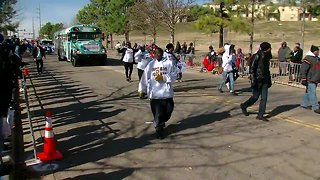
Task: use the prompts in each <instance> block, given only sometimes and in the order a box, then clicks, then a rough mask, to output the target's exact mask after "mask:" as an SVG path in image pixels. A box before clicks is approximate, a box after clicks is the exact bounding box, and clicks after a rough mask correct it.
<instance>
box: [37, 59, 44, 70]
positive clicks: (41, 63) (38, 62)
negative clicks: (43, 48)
mask: <svg viewBox="0 0 320 180" xmlns="http://www.w3.org/2000/svg"><path fill="white" fill-rule="evenodd" d="M36 64H37V71H38V74H40V73H42V68H43V60H42V59H40V60H36Z"/></svg>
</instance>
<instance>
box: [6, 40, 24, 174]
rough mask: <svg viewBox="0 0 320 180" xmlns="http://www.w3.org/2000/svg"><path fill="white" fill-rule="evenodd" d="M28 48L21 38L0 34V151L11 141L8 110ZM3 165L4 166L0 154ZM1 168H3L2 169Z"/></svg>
mask: <svg viewBox="0 0 320 180" xmlns="http://www.w3.org/2000/svg"><path fill="white" fill-rule="evenodd" d="M26 49H27V46H26V45H25V44H22V43H21V42H20V39H19V38H16V37H11V38H8V39H5V38H4V36H3V35H2V34H0V84H1V88H0V99H1V100H0V152H2V151H3V150H4V148H5V147H7V146H4V142H5V140H6V141H8V142H10V135H11V127H12V123H13V122H11V121H10V120H9V116H8V111H9V110H10V109H13V105H14V103H15V102H14V100H13V89H18V88H19V86H18V84H17V82H18V81H17V79H18V78H21V77H22V71H21V68H22V67H23V66H24V65H26V63H24V62H23V61H22V53H23V52H24V51H25V50H26ZM0 163H1V167H3V162H2V158H1V156H0ZM0 170H1V169H0Z"/></svg>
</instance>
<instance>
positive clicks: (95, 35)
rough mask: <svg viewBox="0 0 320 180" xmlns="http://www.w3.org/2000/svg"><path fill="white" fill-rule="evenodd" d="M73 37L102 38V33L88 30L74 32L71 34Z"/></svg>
mask: <svg viewBox="0 0 320 180" xmlns="http://www.w3.org/2000/svg"><path fill="white" fill-rule="evenodd" d="M71 39H72V40H87V39H90V40H93V39H94V40H100V39H101V34H100V33H86V32H81V33H72V34H71Z"/></svg>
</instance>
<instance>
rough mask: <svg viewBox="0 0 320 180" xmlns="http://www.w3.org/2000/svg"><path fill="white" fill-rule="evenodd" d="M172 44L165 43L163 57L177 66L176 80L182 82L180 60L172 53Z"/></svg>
mask: <svg viewBox="0 0 320 180" xmlns="http://www.w3.org/2000/svg"><path fill="white" fill-rule="evenodd" d="M173 51H174V46H173V44H172V43H169V44H167V46H166V50H165V52H164V55H163V56H164V57H165V58H167V59H168V60H170V61H172V62H173V65H174V66H175V67H176V68H177V78H176V80H177V82H182V69H181V68H182V67H181V66H180V64H181V63H180V60H179V59H178V58H177V56H176V55H175V54H174V52H173Z"/></svg>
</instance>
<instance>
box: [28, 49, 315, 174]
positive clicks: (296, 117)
mask: <svg viewBox="0 0 320 180" xmlns="http://www.w3.org/2000/svg"><path fill="white" fill-rule="evenodd" d="M25 60H27V61H28V59H27V58H26V59H25ZM44 66H45V70H44V72H43V74H41V75H37V74H36V73H35V67H34V64H33V63H31V65H30V66H29V67H28V68H29V72H30V78H31V81H30V79H28V85H29V86H28V87H29V88H28V91H29V99H30V105H31V115H32V121H33V126H34V128H35V136H36V141H37V150H38V151H42V138H41V136H43V127H44V114H45V112H46V111H51V112H52V114H53V120H54V123H53V126H54V133H55V138H56V139H57V149H58V150H59V151H61V152H62V154H63V155H64V158H63V159H62V160H59V161H53V162H52V163H51V165H50V163H49V164H46V163H43V164H40V165H35V166H29V168H30V169H32V170H34V171H36V172H37V173H38V174H39V175H41V177H42V178H43V179H112V180H113V179H139V180H140V179H146V180H152V179H164V180H168V179H183V180H185V179H187V180H188V179H190V180H197V179H223V180H225V179H281V180H282V179H304V180H306V179H320V156H319V150H320V143H319V142H320V116H319V115H317V114H315V113H313V112H312V111H309V110H305V109H301V108H299V102H300V99H301V97H302V95H303V92H304V91H303V89H297V88H291V87H286V86H280V85H273V86H272V88H271V89H270V92H269V100H268V105H267V111H268V114H269V117H270V122H263V121H258V120H256V119H255V117H256V115H257V109H258V103H257V104H256V105H255V106H253V107H252V108H251V109H249V111H250V113H251V115H250V116H248V117H245V116H244V115H242V114H241V110H240V108H239V105H240V103H241V102H243V101H245V100H246V99H247V98H249V96H250V95H251V92H250V89H249V84H248V80H246V79H239V80H238V81H237V82H236V89H237V90H238V91H239V96H231V95H229V93H224V94H220V93H218V91H217V84H218V79H219V77H218V76H213V75H211V74H209V73H199V72H198V71H196V70H192V69H190V70H187V72H186V73H184V78H183V82H181V83H176V84H175V85H174V90H175V98H174V101H175V109H174V112H173V115H172V118H171V120H170V121H169V123H168V124H167V128H166V134H167V136H166V138H165V139H163V140H158V139H156V138H155V136H154V128H153V125H152V124H150V121H152V114H151V110H150V107H149V101H148V100H140V99H139V98H138V97H137V86H138V81H137V79H138V76H137V71H136V69H134V74H133V82H131V83H129V82H126V81H125V77H124V68H123V66H122V64H121V62H119V61H118V60H111V59H110V60H109V63H108V65H106V66H82V67H72V65H71V64H70V63H67V62H59V61H58V60H57V57H56V56H54V55H52V56H48V57H47V59H45V60H44ZM31 82H32V83H31ZM31 84H33V85H34V87H35V88H34V89H33V88H32V86H31ZM25 117H26V116H25ZM24 131H25V135H24V138H25V144H26V149H25V151H26V157H27V158H31V157H32V152H33V151H32V149H31V147H32V146H31V140H30V139H31V136H30V133H29V124H28V123H27V121H26V119H25V120H24Z"/></svg>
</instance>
